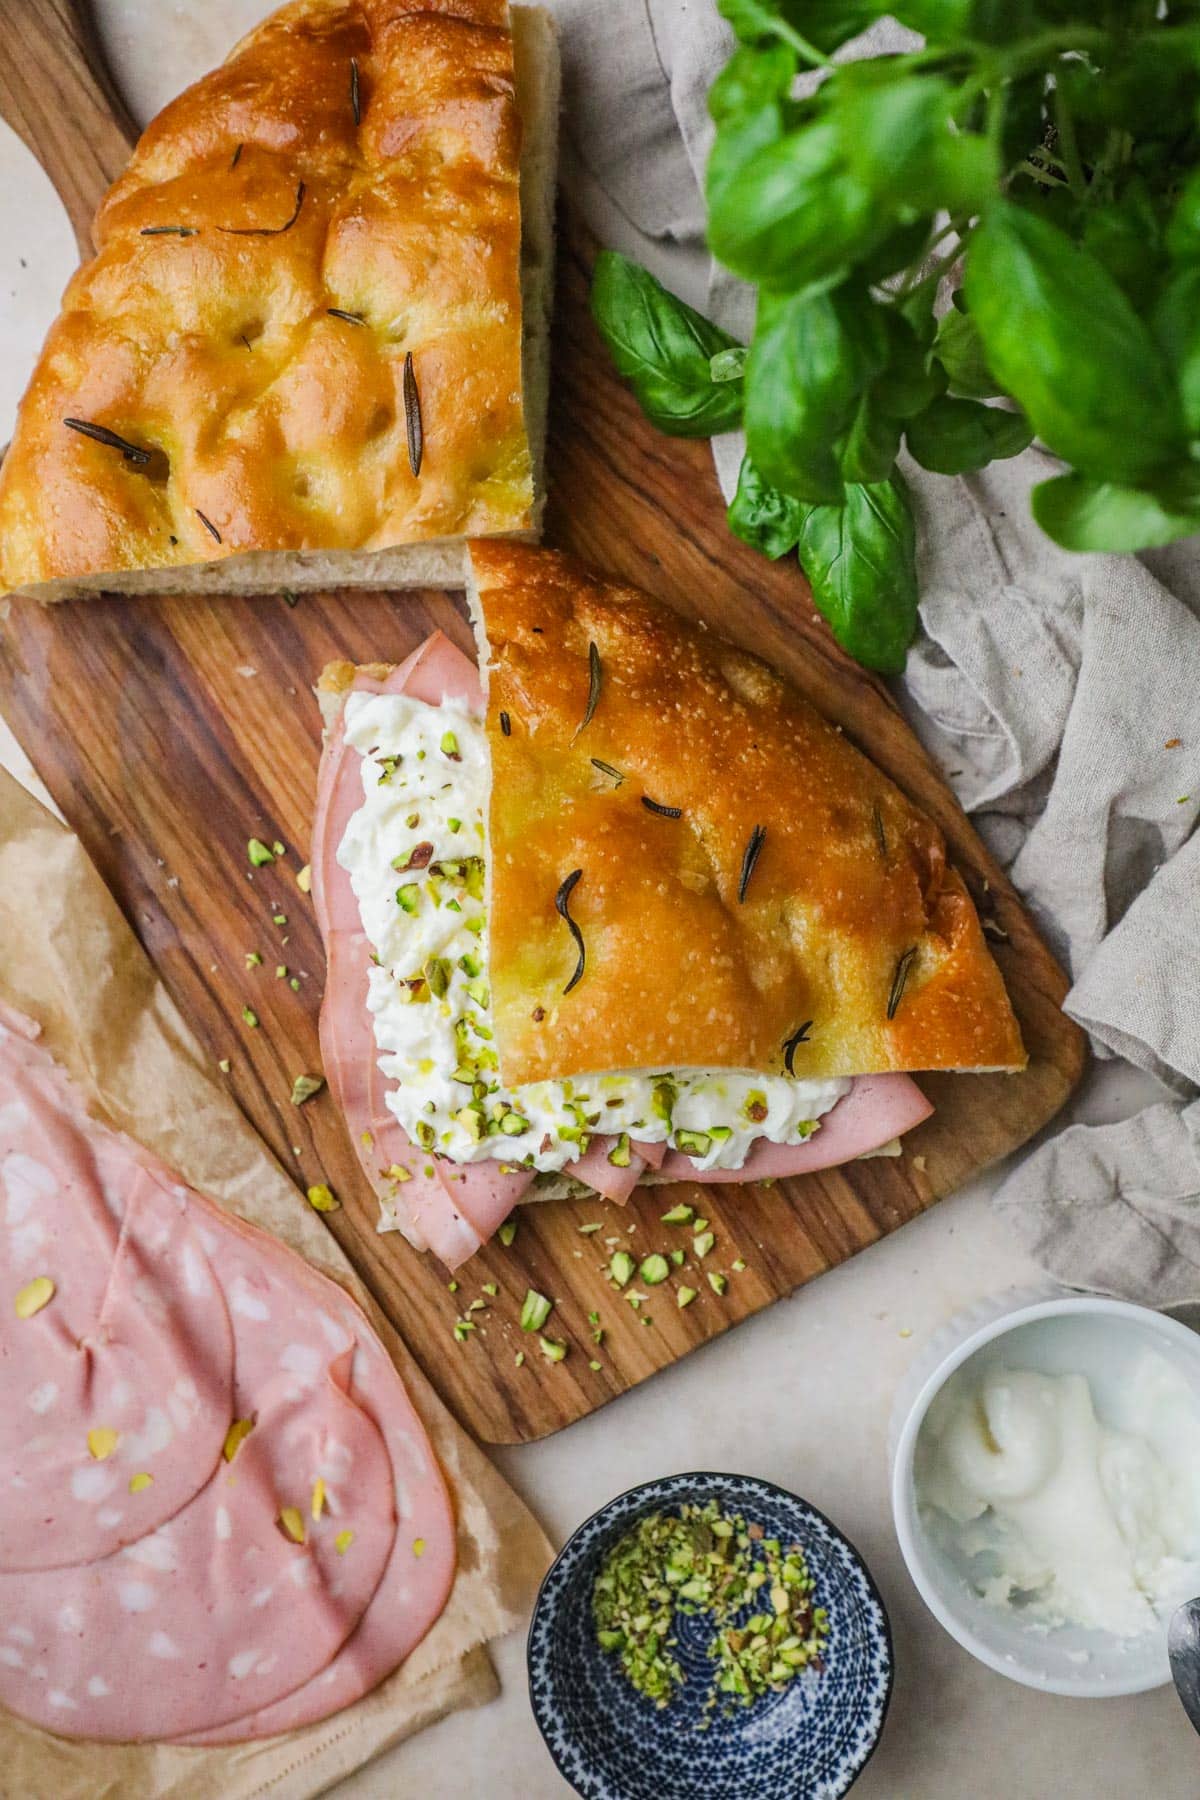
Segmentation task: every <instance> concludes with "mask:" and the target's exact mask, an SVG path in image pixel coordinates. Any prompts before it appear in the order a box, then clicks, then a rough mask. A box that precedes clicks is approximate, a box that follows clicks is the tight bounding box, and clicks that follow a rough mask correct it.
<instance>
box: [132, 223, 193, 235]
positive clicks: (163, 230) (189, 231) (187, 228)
mask: <svg viewBox="0 0 1200 1800" xmlns="http://www.w3.org/2000/svg"><path fill="white" fill-rule="evenodd" d="M199 235H200V227H199V226H198V225H143V226H142V229H141V230H140V231H139V233H138V236H139V237H181V238H187V237H198V236H199Z"/></svg>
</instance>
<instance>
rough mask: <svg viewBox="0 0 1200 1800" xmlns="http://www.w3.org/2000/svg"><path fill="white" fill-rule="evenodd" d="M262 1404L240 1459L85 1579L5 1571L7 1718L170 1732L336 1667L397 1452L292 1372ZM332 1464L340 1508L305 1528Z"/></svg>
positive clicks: (124, 1732)
mask: <svg viewBox="0 0 1200 1800" xmlns="http://www.w3.org/2000/svg"><path fill="white" fill-rule="evenodd" d="M255 1398H256V1402H257V1404H256V1408H255V1419H254V1428H253V1430H252V1431H251V1432H250V1434H249V1436H248V1437H247V1438H246V1439H245V1441H244V1442H243V1443H242V1444H241V1446H240V1448H239V1449H238V1451H237V1454H236V1456H235V1457H234V1459H233V1461H232V1462H230V1463H226V1462H224V1460H223V1459H222V1460H221V1461H220V1463H219V1468H218V1471H217V1473H215V1474H214V1476H213V1477H212V1479H211V1480H210V1481H209V1483H208V1485H207V1486H206V1487H205V1488H203V1489H202V1490H201V1492H200V1493H199V1494H198V1495H197V1496H196V1498H195V1499H194V1500H193V1501H191V1502H190V1504H189V1505H188V1506H186V1507H185V1508H184V1509H183V1510H182V1511H181V1512H179V1513H177V1514H176V1515H175V1517H174V1518H173V1519H171V1520H169V1521H168V1522H167V1523H166V1524H165V1525H162V1526H160V1527H159V1528H158V1530H157V1531H155V1532H153V1533H151V1534H150V1535H149V1536H147V1537H144V1538H140V1539H139V1540H138V1541H137V1542H136V1543H132V1544H127V1545H126V1546H125V1548H124V1549H122V1550H119V1551H117V1552H116V1554H115V1555H113V1556H109V1557H105V1558H103V1559H102V1560H100V1561H98V1562H92V1563H89V1564H88V1566H87V1568H86V1569H84V1570H80V1569H77V1568H76V1569H54V1570H40V1571H38V1572H37V1573H22V1574H16V1575H3V1576H0V1617H2V1618H3V1621H4V1637H3V1650H4V1654H3V1657H2V1658H0V1699H2V1700H3V1702H4V1704H5V1705H6V1706H8V1707H10V1708H11V1709H12V1711H13V1712H15V1713H19V1714H20V1715H21V1717H22V1718H25V1719H30V1720H32V1721H33V1722H34V1723H35V1724H38V1725H41V1726H44V1727H45V1728H46V1729H47V1730H49V1731H56V1732H58V1733H60V1734H61V1735H62V1736H64V1737H85V1738H101V1739H107V1740H113V1739H123V1738H132V1739H136V1740H144V1739H158V1738H170V1737H178V1736H181V1735H183V1734H184V1733H187V1732H189V1731H192V1730H197V1729H211V1728H212V1727H213V1726H214V1725H218V1724H221V1723H223V1722H224V1721H226V1720H228V1719H231V1718H234V1717H236V1716H238V1715H239V1714H241V1713H244V1712H246V1711H247V1709H248V1708H250V1707H255V1706H261V1705H265V1704H268V1703H270V1702H272V1701H274V1700H276V1699H278V1698H280V1697H281V1696H283V1695H285V1694H289V1693H291V1692H293V1691H294V1690H295V1689H296V1688H298V1687H300V1686H301V1685H302V1684H303V1683H305V1682H307V1681H309V1680H310V1679H311V1678H312V1677H313V1676H314V1675H317V1674H319V1673H320V1672H321V1671H322V1670H323V1669H325V1668H327V1667H328V1666H329V1664H330V1663H331V1662H332V1660H333V1658H334V1657H335V1656H336V1655H337V1652H338V1651H339V1650H340V1649H341V1647H342V1645H343V1644H344V1643H345V1641H346V1639H347V1638H348V1637H349V1635H350V1633H351V1632H352V1631H353V1629H354V1627H355V1626H356V1625H357V1624H358V1622H359V1620H360V1619H361V1618H362V1615H363V1613H364V1612H365V1611H366V1608H367V1606H368V1604H369V1602H370V1600H371V1598H372V1596H373V1594H374V1593H375V1590H376V1588H377V1587H378V1585H379V1579H380V1576H381V1575H382V1573H383V1570H384V1568H385V1566H386V1563H387V1559H388V1556H389V1554H390V1552H391V1548H392V1543H393V1540H394V1536H395V1521H394V1518H393V1515H392V1490H391V1471H390V1467H389V1464H388V1458H387V1454H386V1451H385V1449H384V1445H383V1441H382V1439H381V1438H380V1435H379V1433H378V1431H377V1430H376V1428H375V1426H374V1424H373V1422H372V1421H370V1420H369V1419H367V1418H366V1416H365V1415H364V1414H362V1413H361V1412H360V1411H359V1409H358V1408H356V1407H355V1406H354V1405H353V1404H352V1402H351V1401H350V1400H349V1399H348V1398H347V1397H346V1395H345V1394H344V1393H343V1392H342V1390H341V1388H340V1387H339V1386H338V1385H337V1383H336V1381H334V1380H325V1381H323V1382H322V1383H321V1384H320V1385H319V1386H318V1387H317V1388H316V1389H315V1390H309V1389H305V1390H303V1391H299V1390H297V1389H296V1388H295V1387H294V1384H292V1383H291V1382H290V1380H289V1379H288V1377H287V1375H286V1374H284V1375H280V1376H277V1377H276V1378H275V1380H274V1381H273V1382H272V1383H271V1384H269V1386H268V1387H267V1388H266V1389H265V1390H260V1391H259V1392H258V1393H257V1395H256V1396H255ZM323 1469H330V1470H331V1471H336V1495H337V1503H336V1509H335V1507H334V1506H332V1505H331V1506H328V1507H327V1509H326V1511H325V1512H324V1513H323V1514H322V1516H321V1518H320V1519H318V1520H313V1519H312V1518H311V1516H310V1514H311V1512H312V1510H313V1509H312V1505H311V1494H312V1490H313V1486H314V1483H315V1482H316V1480H317V1479H318V1478H319V1474H320V1471H321V1470H323ZM329 1485H330V1487H331V1489H332V1488H334V1482H331V1483H330V1484H329ZM286 1508H290V1509H294V1513H293V1516H292V1526H293V1532H294V1534H295V1535H292V1534H290V1533H289V1531H288V1530H287V1529H286V1528H285V1526H284V1525H283V1524H281V1517H285V1516H287V1515H285V1509H286ZM346 1529H353V1531H354V1538H353V1542H352V1543H351V1544H350V1546H349V1548H348V1549H346V1550H345V1551H344V1552H339V1549H338V1538H339V1534H340V1533H341V1532H342V1531H343V1530H346ZM301 1533H302V1534H303V1537H304V1542H302V1543H301V1542H297V1541H295V1536H298V1535H300V1534H301Z"/></svg>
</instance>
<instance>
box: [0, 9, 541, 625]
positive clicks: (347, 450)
mask: <svg viewBox="0 0 1200 1800" xmlns="http://www.w3.org/2000/svg"><path fill="white" fill-rule="evenodd" d="M353 65H357V69H358V96H359V112H360V121H361V122H360V123H359V124H357V125H356V123H355V118H354V105H353V99H352V91H351V89H352V66H353ZM519 156H520V121H519V118H518V115H517V109H516V104H515V101H514V93H513V55H512V41H511V37H510V33H509V29H508V16H507V7H506V5H505V4H504V0H294V4H292V5H290V6H286V7H284V8H283V10H282V11H280V12H278V13H276V14H275V15H273V16H272V17H271V18H269V19H268V20H267V21H266V22H265V23H264V24H263V25H261V26H259V27H258V29H257V30H255V31H253V32H252V33H251V34H250V35H249V37H247V38H245V39H244V40H243V42H242V43H241V44H240V45H239V46H238V47H237V49H236V50H235V51H234V53H233V55H232V56H231V57H230V59H229V61H228V62H226V63H225V64H224V65H223V67H221V68H220V69H218V70H216V71H214V72H213V73H212V74H211V75H208V76H206V77H205V78H204V79H203V80H201V81H199V82H197V83H196V85H195V86H194V87H192V88H190V89H188V91H187V92H186V93H184V94H182V95H181V96H180V97H179V98H178V99H177V100H175V101H174V102H173V103H172V104H171V105H170V106H168V107H167V108H166V110H165V111H164V112H163V113H161V114H160V115H159V116H158V118H157V119H155V120H154V121H153V123H152V124H151V125H150V126H149V127H148V128H147V130H146V131H145V133H144V134H143V136H142V139H141V141H140V143H139V144H138V147H137V149H136V150H135V152H134V154H133V159H132V161H131V163H130V165H129V168H128V169H127V171H126V172H125V174H124V175H123V176H122V177H121V179H120V180H119V181H118V182H117V183H116V185H115V186H114V187H113V188H112V190H111V191H110V193H109V194H108V196H107V198H106V199H105V201H104V203H103V205H102V207H101V209H100V212H99V215H98V218H97V225H96V236H97V242H98V244H99V246H100V248H99V253H98V255H97V256H96V258H95V259H94V260H93V261H92V262H91V263H89V264H87V265H86V266H85V267H84V268H82V269H81V270H80V271H79V273H78V274H77V275H76V276H75V277H74V278H73V280H72V281H71V283H70V285H69V287H68V289H67V292H66V295H65V297H64V302H63V311H62V313H61V314H60V316H59V318H58V320H57V321H56V323H55V324H54V326H53V327H52V329H51V332H50V335H49V337H48V339H47V342H46V346H45V348H44V350H43V352H42V356H41V359H40V361H39V363H38V366H37V369H36V371H35V373H34V376H33V379H32V381H31V383H30V386H29V389H28V391H27V393H26V395H25V398H24V400H23V402H22V405H21V411H20V416H19V419H18V424H17V429H16V432H15V434H14V438H13V443H12V447H11V449H10V450H9V452H8V455H7V456H6V458H5V460H4V464H3V469H2V471H0V590H8V589H11V588H15V587H18V586H29V585H32V584H35V583H37V582H41V581H48V580H52V579H58V578H62V577H75V576H82V575H86V574H91V573H96V572H100V571H110V570H111V571H116V570H120V569H140V568H151V567H156V568H157V567H163V566H167V565H186V564H191V563H196V562H201V561H206V560H212V559H215V558H220V557H225V556H230V555H233V554H235V553H237V552H242V551H250V550H254V551H261V550H284V551H292V550H304V549H310V550H311V549H332V550H357V549H370V550H377V549H382V548H384V547H388V546H392V545H397V544H409V543H419V542H426V541H429V540H438V539H444V538H452V537H455V536H458V535H460V534H462V533H466V532H471V533H484V534H487V533H491V532H512V531H521V530H524V529H526V528H527V527H528V526H529V525H530V523H531V519H532V503H533V491H532V470H531V462H530V453H529V445H528V440H527V436H526V430H525V423H524V418H523V410H522V390H521V291H520V236H521V223H520V198H519V189H518V176H519ZM301 184H303V196H302V198H301V197H300V190H301ZM298 203H299V209H298V211H297V210H296V209H297V204H298ZM293 213H295V215H296V216H295V218H294V222H293V223H291V224H290V225H289V226H288V228H287V229H286V230H280V229H279V228H280V227H282V226H283V225H284V224H285V223H286V222H287V221H288V220H289V218H291V217H292V215H293ZM171 226H174V227H184V228H185V229H186V230H187V231H188V232H189V233H191V235H186V236H185V235H181V234H179V233H178V232H175V233H172V232H163V230H162V228H163V227H171ZM149 234H153V235H149ZM256 234H257V235H256ZM331 308H337V309H339V310H340V311H341V312H343V313H349V314H352V315H355V318H351V319H345V318H339V317H337V316H336V315H335V314H333V313H331V311H330V309H331ZM358 317H361V319H362V321H363V322H362V323H357V322H356V319H357V318H358ZM408 352H411V353H412V357H413V366H414V372H415V376H416V386H417V391H418V394H419V399H420V412H421V421H422V425H423V428H424V455H423V460H422V463H421V470H420V474H419V476H416V475H414V474H413V472H412V469H411V467H410V458H409V448H408V440H407V423H406V409H405V400H404V364H405V356H406V354H407V353H408ZM68 417H73V418H77V419H83V420H85V421H87V422H90V423H93V424H99V425H102V426H105V427H107V428H109V429H110V430H112V431H115V432H116V433H117V434H118V435H119V436H120V437H121V438H123V439H126V440H128V441H129V442H131V443H133V444H135V445H137V446H139V447H142V448H147V449H150V450H151V451H152V452H153V456H152V460H151V462H150V464H149V465H148V466H146V467H140V466H136V465H134V464H131V463H130V462H129V461H127V460H125V459H124V458H123V457H122V454H121V451H120V449H119V448H118V449H113V448H111V447H108V446H106V445H103V444H98V443H95V442H93V441H90V440H89V439H88V438H86V437H84V436H82V435H78V434H77V433H76V432H74V431H72V430H71V429H69V428H68V427H66V426H64V424H63V420H64V418H68ZM206 520H207V521H208V524H206V523H205V521H206Z"/></svg>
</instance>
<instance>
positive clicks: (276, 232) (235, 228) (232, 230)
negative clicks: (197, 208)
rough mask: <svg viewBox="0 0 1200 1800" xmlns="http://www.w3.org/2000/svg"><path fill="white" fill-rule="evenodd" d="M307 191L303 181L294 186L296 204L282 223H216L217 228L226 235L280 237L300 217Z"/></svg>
mask: <svg viewBox="0 0 1200 1800" xmlns="http://www.w3.org/2000/svg"><path fill="white" fill-rule="evenodd" d="M307 192H308V189H307V188H306V186H305V185H304V183H303V182H300V184H299V186H298V187H297V188H296V204H295V205H294V206H293V208H292V211H291V217H290V218H288V219H285V220H284V222H283V224H282V225H218V226H217V230H218V231H223V232H224V233H225V236H226V237H282V236H283V234H284V232H285V231H290V230H291V229H292V226H293V225H294V224H295V223H296V220H297V219H298V218H299V217H300V208H301V207H302V206H303V205H304V196H305V194H306V193H307Z"/></svg>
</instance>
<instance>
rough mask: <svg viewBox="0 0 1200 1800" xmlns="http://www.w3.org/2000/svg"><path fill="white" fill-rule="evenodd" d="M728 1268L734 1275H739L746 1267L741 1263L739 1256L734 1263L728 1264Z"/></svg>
mask: <svg viewBox="0 0 1200 1800" xmlns="http://www.w3.org/2000/svg"><path fill="white" fill-rule="evenodd" d="M729 1266H730V1268H731V1269H732V1270H733V1272H734V1274H735V1275H740V1274H741V1273H742V1270H743V1269H744V1268H745V1267H746V1265H745V1263H744V1262H743V1261H742V1258H741V1257H740V1256H739V1257H738V1258H737V1260H736V1262H732V1263H730V1265H729Z"/></svg>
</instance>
